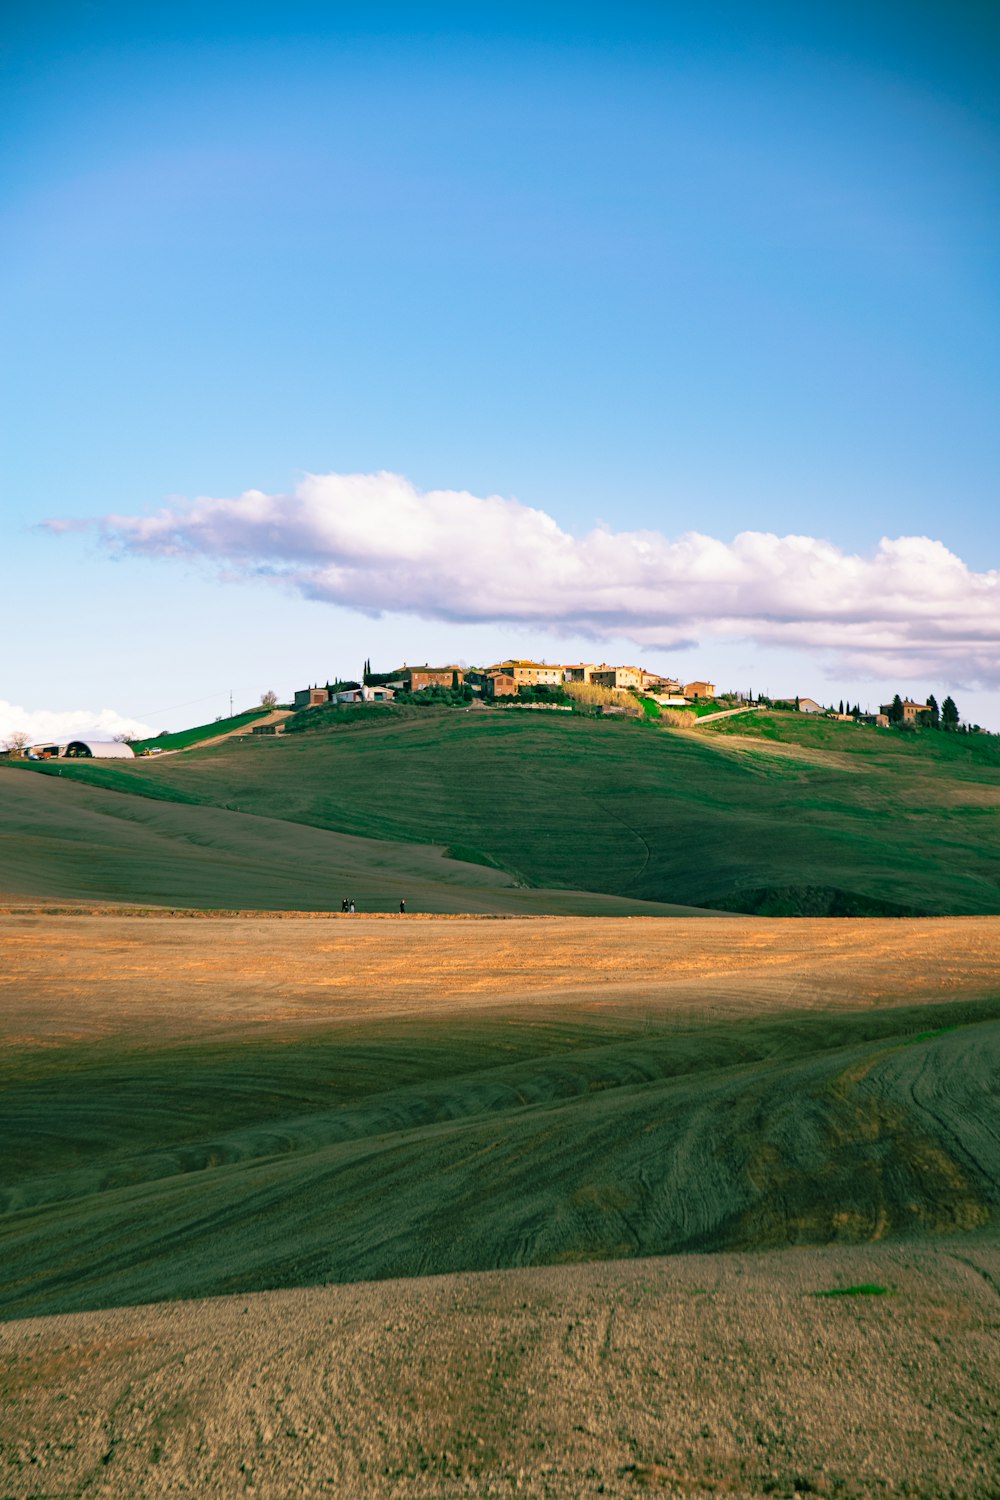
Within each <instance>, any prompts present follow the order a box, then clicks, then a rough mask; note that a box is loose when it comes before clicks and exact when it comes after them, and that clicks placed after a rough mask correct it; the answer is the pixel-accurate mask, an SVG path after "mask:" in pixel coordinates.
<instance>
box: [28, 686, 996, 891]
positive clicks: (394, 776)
mask: <svg viewBox="0 0 1000 1500" xmlns="http://www.w3.org/2000/svg"><path fill="white" fill-rule="evenodd" d="M338 722H339V724H340V727H333V728H325V729H319V730H315V731H311V732H306V733H301V734H295V735H286V736H281V737H276V738H275V739H273V740H267V741H264V742H262V743H258V742H256V741H249V740H248V741H230V742H227V743H225V744H222V745H218V746H216V747H212V748H209V749H206V750H204V751H199V750H194V751H190V752H188V753H187V754H185V755H183V756H176V757H170V758H169V759H167V758H164V759H163V760H160V761H152V762H148V761H138V762H135V763H129V764H124V765H115V766H114V767H111V766H107V767H102V766H99V765H94V764H87V763H81V764H77V765H75V766H73V767H72V768H68V767H66V768H63V769H62V774H63V775H64V776H65V775H66V774H67V773H68V774H69V775H71V776H72V777H74V778H76V779H78V780H86V781H90V782H94V783H99V784H102V785H104V786H108V787H110V786H112V785H113V786H115V787H117V788H119V789H120V790H121V791H127V790H134V791H136V792H138V793H140V794H142V795H143V796H147V797H148V796H153V797H159V798H164V797H166V798H177V799H179V800H183V801H185V802H188V803H191V802H196V803H202V804H208V805H213V806H216V807H221V808H229V809H238V810H239V811H240V812H244V813H253V814H256V815H260V816H263V817H267V818H278V819H282V820H286V821H291V822H301V823H309V824H311V825H313V826H314V827H316V828H325V829H329V830H334V831H336V832H339V833H349V834H354V835H358V836H362V837H364V838H368V839H379V840H391V841H394V842H397V843H401V844H406V843H410V842H416V843H422V844H435V845H441V846H444V847H446V848H448V849H450V850H451V851H452V853H453V854H454V855H455V856H456V857H457V858H460V859H462V860H465V861H472V862H478V863H482V864H483V865H486V866H494V867H496V868H499V869H502V870H505V871H508V872H511V875H512V876H513V877H514V878H516V879H518V880H519V881H521V882H523V883H525V884H527V885H530V886H534V887H546V888H562V889H567V890H568V889H574V888H575V889H581V890H587V891H595V892H596V891H601V892H607V893H611V894H615V895H618V896H625V897H629V898H632V899H641V900H647V901H663V902H677V903H681V904H684V905H690V906H699V907H704V906H711V907H717V908H721V909H732V910H743V911H749V912H760V913H763V914H775V915H782V914H789V915H797V914H815V915H855V914H856V915H867V914H885V915H894V914H898V915H903V914H909V913H914V914H915V913H926V914H930V915H936V914H945V913H975V912H996V911H1000V840H998V838H997V832H998V813H1000V742H998V741H997V740H996V739H994V738H992V737H987V736H972V735H969V736H966V735H947V734H942V733H937V734H935V733H932V732H930V731H928V732H926V733H923V734H920V733H913V734H909V735H904V734H899V733H895V732H889V731H878V730H875V729H871V728H859V727H857V726H855V725H850V724H836V723H831V722H829V721H811V720H809V719H806V718H805V717H804V716H802V715H795V714H768V715H763V716H757V717H754V716H749V717H741V718H739V719H736V720H722V721H719V722H718V723H717V724H716V725H713V726H710V727H706V728H705V729H702V730H699V731H695V732H687V731H680V732H674V731H670V730H663V729H661V728H660V727H659V726H658V725H656V724H655V723H653V722H635V723H623V722H612V723H603V722H601V721H600V720H594V719H585V718H579V719H578V718H575V717H574V718H571V717H570V716H569V715H565V716H564V715H561V714H560V715H556V714H551V715H549V714H542V713H535V714H530V713H523V714H513V713H511V714H503V715H501V714H488V713H476V712H468V713H462V712H456V711H449V710H440V711H436V710H427V709H425V710H422V711H419V712H418V711H415V710H414V711H412V712H409V713H406V712H402V713H394V712H391V711H388V712H387V711H385V710H375V711H373V712H371V713H369V714H366V713H363V712H362V713H356V714H354V715H352V716H351V717H350V718H346V717H345V719H344V720H342V721H338ZM49 770H50V771H51V768H49Z"/></svg>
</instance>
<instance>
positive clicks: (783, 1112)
mask: <svg viewBox="0 0 1000 1500" xmlns="http://www.w3.org/2000/svg"><path fill="white" fill-rule="evenodd" d="M998 1009H1000V1006H998V1002H997V1001H995V1000H993V1001H990V1000H978V1001H968V1002H965V1003H960V1002H953V1003H951V1004H948V1005H939V1006H932V1005H928V1006H917V1007H904V1008H900V1009H895V1008H889V1009H879V1008H875V1009H873V1010H865V1011H860V1012H857V1013H849V1012H847V1013H842V1014H840V1015H824V1014H822V1013H821V1012H820V1013H817V1014H794V1013H793V1014H786V1015H785V1016H783V1017H781V1018H777V1017H763V1018H759V1019H747V1020H743V1021H734V1020H729V1021H728V1022H725V1023H721V1024H712V1023H708V1024H703V1025H699V1024H695V1023H691V1024H689V1025H688V1026H687V1027H684V1028H679V1027H678V1025H677V1023H676V1021H675V1020H674V1019H673V1018H672V1016H671V1015H670V1014H669V1013H667V1014H663V1013H647V1014H645V1015H643V1016H636V1015H631V1016H630V1014H629V1012H628V1009H627V1008H625V1009H624V1011H623V1012H619V1011H617V1010H612V1011H611V1012H609V1013H599V1014H597V1015H596V1016H595V1015H594V1014H593V1013H592V1012H590V1011H588V1010H586V1009H584V1011H583V1013H581V1011H580V1010H566V1009H565V1008H562V1009H560V1010H559V1012H558V1015H557V1014H556V1013H554V1012H553V1011H551V1010H549V1009H547V1008H546V1007H545V1006H544V1005H542V1006H535V1007H525V1008H524V1010H523V1011H522V1012H521V1013H517V1014H512V1013H505V1014H503V1015H500V1016H496V1015H492V1014H486V1015H483V1016H479V1015H477V1014H476V1013H475V1012H470V1011H468V1010H465V1011H464V1013H462V1014H461V1015H460V1016H458V1017H457V1018H456V1019H454V1020H449V1019H447V1018H443V1019H438V1020H436V1021H431V1020H428V1019H426V1018H417V1019H407V1018H397V1019H396V1020H394V1021H391V1022H387V1023H380V1022H377V1021H368V1022H366V1023H364V1024H361V1023H359V1024H356V1025H353V1026H340V1027H337V1028H334V1029H323V1028H322V1027H316V1026H314V1027H312V1028H310V1029H309V1030H308V1031H303V1030H302V1029H301V1028H299V1029H298V1032H296V1028H295V1027H294V1026H289V1025H288V1024H286V1023H282V1024H281V1025H280V1026H277V1027H272V1028H266V1027H255V1028H254V1032H253V1035H252V1036H251V1037H250V1038H238V1039H233V1038H223V1039H221V1040H219V1039H215V1038H213V1037H211V1036H205V1035H202V1034H198V1032H197V1017H196V1014H195V1017H194V1019H193V1020H192V1023H191V1030H192V1032H193V1033H195V1034H193V1035H191V1036H190V1037H186V1038H185V1039H184V1040H183V1042H182V1043H180V1044H177V1043H174V1044H171V1045H167V1044H165V1043H162V1042H161V1043H159V1044H158V1043H157V1042H156V1040H155V1038H153V1039H150V1038H145V1037H142V1038H139V1039H137V1040H135V1041H132V1042H131V1043H130V1042H129V1040H128V1039H127V1038H122V1037H117V1036H112V1037H111V1038H109V1039H107V1040H105V1041H101V1042H97V1043H94V1042H88V1043H86V1044H71V1045H67V1046H63V1047H58V1048H53V1047H38V1048H34V1049H32V1048H29V1047H20V1048H17V1049H15V1050H13V1051H12V1052H11V1053H10V1055H9V1056H8V1058H7V1060H6V1062H5V1063H3V1064H2V1065H0V1073H2V1075H3V1077H4V1084H5V1087H4V1091H3V1100H4V1104H3V1108H2V1110H0V1126H2V1128H3V1132H4V1141H5V1151H4V1161H3V1164H2V1166H0V1210H2V1216H0V1245H2V1255H0V1318H9V1317H12V1316H25V1315H29V1314H30V1315H35V1314H42V1313H52V1312H63V1311H73V1310H77V1309H80V1308H93V1307H102V1306H114V1305H121V1304H123V1303H136V1302H145V1301H152V1300H159V1299H163V1298H174V1297H206V1296H214V1295H218V1294H225V1293H231V1292H234V1291H241V1292H242V1291H251V1290H258V1289H261V1288H266V1287H282V1286H303V1285H312V1284H316V1283H321V1282H329V1281H359V1280H369V1279H377V1278H382V1277H402V1276H414V1275H428V1274H435V1273H440V1272H449V1271H469V1270H488V1269H492V1268H494V1267H497V1266H517V1265H532V1264H533V1265H538V1264H552V1263H566V1262H573V1261H581V1260H600V1259H607V1258H619V1257H634V1256H646V1255H659V1254H665V1253H670V1252H673V1251H679V1250H683V1251H693V1250H699V1251H706V1250H723V1249H752V1248H766V1247H772V1246H776V1245H787V1244H823V1243H827V1242H829V1241H841V1242H847V1243H850V1242H857V1241H866V1240H870V1239H873V1238H883V1237H885V1236H886V1235H888V1234H892V1235H897V1236H898V1235H913V1234H915V1233H924V1234H928V1233H942V1232H943V1233H948V1232H952V1233H953V1232H954V1231H955V1230H960V1229H963V1230H972V1229H977V1228H980V1227H981V1226H983V1225H985V1224H987V1223H988V1221H989V1219H990V1216H991V1215H992V1214H993V1213H995V1211H996V1208H997V1205H998V1203H1000V1178H998V1166H997V1150H996V1136H995V1132H994V1133H992V1134H991V1109H992V1104H991V1096H990V1088H989V1082H990V1079H991V1077H995V1071H996V1067H997V1064H998V1062H1000V1022H998V1020H997V1015H998ZM942 1079H944V1080H945V1081H946V1082H945V1085H944V1086H940V1081H941V1080H942ZM928 1080H930V1082H928ZM928 1095H929V1096H930V1098H931V1099H932V1101H933V1108H930V1107H927V1108H924V1107H922V1105H923V1104H924V1103H926V1098H927V1096H928ZM109 1101H114V1104H115V1107H114V1108H113V1109H110V1108H109Z"/></svg>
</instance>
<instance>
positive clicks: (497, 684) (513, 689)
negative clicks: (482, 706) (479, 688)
mask: <svg viewBox="0 0 1000 1500" xmlns="http://www.w3.org/2000/svg"><path fill="white" fill-rule="evenodd" d="M483 696H484V697H486V698H516V697H517V678H516V677H512V676H511V674H510V673H509V672H487V673H486V675H485V677H484V679H483Z"/></svg>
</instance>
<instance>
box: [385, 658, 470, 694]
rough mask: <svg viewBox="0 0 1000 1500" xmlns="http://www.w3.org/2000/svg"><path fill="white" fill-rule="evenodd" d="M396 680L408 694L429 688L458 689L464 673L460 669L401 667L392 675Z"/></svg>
mask: <svg viewBox="0 0 1000 1500" xmlns="http://www.w3.org/2000/svg"><path fill="white" fill-rule="evenodd" d="M396 679H398V680H399V681H400V682H401V683H402V685H403V688H404V689H405V691H406V692H408V693H420V692H423V690H424V688H429V687H442V688H450V687H454V686H455V685H456V683H457V685H458V686H459V687H461V686H462V683H463V682H464V681H465V671H464V669H463V668H462V667H428V666H426V665H424V666H422V667H407V666H403V667H401V668H400V670H399V671H398V672H394V673H393V680H394V681H395V680H396Z"/></svg>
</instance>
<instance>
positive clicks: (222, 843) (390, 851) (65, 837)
mask: <svg viewBox="0 0 1000 1500" xmlns="http://www.w3.org/2000/svg"><path fill="white" fill-rule="evenodd" d="M84 764H85V763H84ZM122 764H123V763H122V762H115V763H113V764H112V765H107V766H105V765H100V764H98V763H94V762H91V763H89V764H88V765H87V769H88V771H89V772H91V774H92V775H93V776H94V778H95V780H96V781H97V782H98V784H97V785H93V786H90V785H86V784H81V783H82V778H81V777H79V776H75V775H73V774H72V773H73V772H74V771H75V769H76V767H74V766H73V765H72V763H69V764H67V765H64V766H61V767H58V768H55V769H54V771H53V772H50V773H49V774H43V775H33V774H31V773H30V772H29V771H27V770H25V771H21V770H20V769H14V768H11V767H4V768H3V769H2V770H0V902H2V901H4V900H11V899H21V898H24V897H29V898H40V899H45V900H48V901H53V900H62V901H74V902H77V901H86V902H108V901H113V902H128V903H138V904H140V905H150V906H171V907H196V908H224V909H227V910H231V909H234V908H236V909H245V910H272V909H276V910H285V911H288V910H291V911H330V910H335V909H336V908H338V907H339V906H340V903H341V900H342V899H343V898H344V897H345V896H346V897H349V898H351V899H353V900H355V901H356V902H357V904H358V909H359V911H362V912H378V911H395V910H396V909H397V907H398V904H399V901H400V898H405V899H406V901H407V904H408V907H409V909H410V910H411V911H414V912H416V911H424V912H509V913H525V914H531V913H542V912H555V913H564V914H568V915H579V916H592V915H599V916H625V915H631V914H635V913H641V912H645V913H646V914H647V915H651V916H657V915H658V916H666V915H670V914H671V913H674V912H678V911H680V910H681V909H680V908H677V907H671V906H666V905H658V904H652V905H651V904H649V903H645V902H643V901H640V900H636V899H634V898H629V897H623V898H622V897H616V896H608V895H603V894H600V893H590V892H587V891H580V892H578V891H544V890H534V889H526V888H524V887H521V886H518V885H517V884H516V882H515V881H514V880H513V878H512V877H511V876H510V875H508V874H506V872H504V871H502V870H497V869H495V868H494V867H492V866H490V865H487V864H483V863H481V862H479V863H467V862H463V861H462V860H461V858H460V857H459V858H448V857H446V856H445V854H444V851H443V850H441V849H440V848H433V847H429V846H428V845H426V844H415V843H405V844H397V843H389V842H386V841H384V840H374V839H366V838H357V837H354V836H352V835H349V834H340V833H333V832H330V831H328V830H327V829H320V828H308V827H304V826H303V825H302V824H301V823H284V822H280V821H277V820H275V819H273V818H260V817H254V816H253V815H252V814H247V813H233V812H230V811H227V810H224V809H220V808H215V807H204V806H198V805H194V806H192V805H191V802H190V799H189V798H187V797H184V796H183V795H182V794H179V793H177V792H176V791H174V790H172V789H171V788H169V787H159V788H154V787H153V786H152V785H151V786H149V787H146V790H147V791H150V790H152V791H154V796H153V797H149V796H141V797H136V796H128V795H122V793H121V791H120V790H117V789H113V788H120V787H121V786H122V785H124V784H126V783H128V777H127V775H126V776H123V775H121V774H119V773H118V767H119V766H120V765H122ZM130 784H131V785H132V786H134V785H135V783H134V782H132V783H130ZM173 797H178V798H180V799H181V800H178V801H174V800H172V798H173ZM684 914H686V915H691V913H688V912H686V909H685V912H684Z"/></svg>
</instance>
